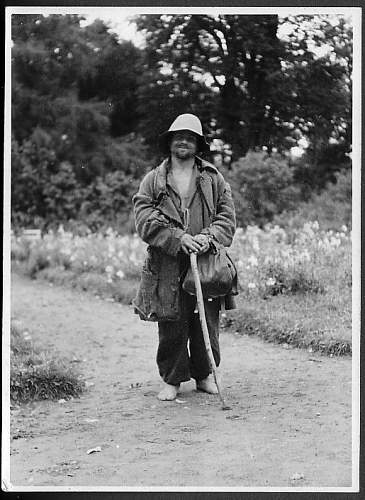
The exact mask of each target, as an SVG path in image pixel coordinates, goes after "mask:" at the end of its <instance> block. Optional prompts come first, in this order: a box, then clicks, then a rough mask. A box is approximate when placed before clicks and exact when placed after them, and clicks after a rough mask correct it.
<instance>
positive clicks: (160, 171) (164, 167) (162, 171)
mask: <svg viewBox="0 0 365 500" xmlns="http://www.w3.org/2000/svg"><path fill="white" fill-rule="evenodd" d="M195 160H196V164H197V167H198V175H197V179H196V182H197V187H198V188H199V189H200V191H201V193H202V196H203V199H204V201H205V203H206V206H207V208H208V211H209V215H211V214H213V213H214V200H213V189H212V182H213V181H212V177H211V175H209V173H208V171H209V170H210V171H213V172H215V173H217V172H218V171H217V169H216V168H215V167H214V166H213V165H212V164H211V163H208V162H206V161H204V160H202V159H201V158H200V157H199V156H196V157H195ZM169 164H170V158H165V159H164V160H163V161H162V163H160V165H158V167H156V177H155V189H154V192H155V194H156V198H157V200H160V201H159V203H158V208H159V210H161V212H162V213H163V214H165V215H166V216H167V217H169V218H170V219H173V220H174V221H175V222H177V223H178V224H179V225H181V226H182V225H183V224H182V220H181V217H180V214H179V212H178V210H177V208H176V206H175V205H174V203H173V201H172V199H171V197H170V196H169V195H168V192H167V186H166V180H167V172H168V169H169Z"/></svg>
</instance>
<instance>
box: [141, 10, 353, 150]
mask: <svg viewBox="0 0 365 500" xmlns="http://www.w3.org/2000/svg"><path fill="white" fill-rule="evenodd" d="M136 24H137V27H138V29H139V30H141V31H143V32H144V34H145V36H146V45H147V47H146V58H145V71H146V72H148V84H147V87H146V88H145V89H144V94H143V95H142V96H141V102H142V103H144V102H145V101H146V100H149V99H150V100H151V101H153V100H155V99H156V98H159V99H160V101H161V102H162V104H161V106H160V107H157V106H155V108H152V109H149V111H150V113H149V122H152V121H154V120H157V121H156V123H159V122H160V120H161V118H162V117H163V118H166V116H168V115H169V112H170V110H174V111H175V110H176V111H177V110H179V111H180V106H181V105H182V106H185V108H187V110H192V111H193V112H194V110H199V111H200V112H201V113H202V114H203V115H204V116H205V117H207V118H208V121H206V122H205V123H206V128H207V134H208V136H210V137H211V138H219V139H222V140H223V141H224V142H227V143H229V144H230V145H231V147H232V150H233V157H234V158H236V159H237V158H238V157H240V156H244V155H245V154H246V153H247V151H248V150H250V149H251V150H254V149H261V148H265V149H266V150H267V151H268V152H269V153H270V152H271V151H272V150H274V149H277V150H279V151H283V152H285V151H288V149H290V148H291V147H292V146H294V145H296V143H297V141H298V140H299V139H301V138H303V136H305V137H306V138H307V139H308V141H309V143H310V144H311V147H313V148H314V149H315V150H318V148H320V147H321V144H327V143H328V140H329V139H330V138H332V139H333V138H335V137H339V136H341V137H345V136H346V134H348V132H349V130H350V128H351V127H350V106H349V104H350V101H351V99H350V97H351V85H350V76H349V75H350V74H351V29H350V27H349V26H348V25H347V24H346V22H345V21H344V20H343V19H341V18H340V17H339V18H338V23H337V25H336V24H335V23H334V22H333V19H332V18H331V17H330V16H324V15H323V16H296V17H294V16H290V17H289V18H285V19H281V20H279V19H278V16H276V15H246V16H245V15H218V16H210V15H144V16H139V17H137V18H136ZM283 24H286V25H290V27H291V32H290V36H289V37H287V39H285V38H283V37H282V36H280V37H279V31H280V29H281V28H282V25H283ZM324 47H329V48H330V49H331V50H330V51H329V52H328V53H327V54H326V53H324V51H323V50H322V55H321V54H320V52H319V51H318V49H320V50H321V49H323V48H324ZM197 82H199V84H200V87H199V89H198V92H195V89H194V87H196V83H197ZM318 82H319V84H318ZM202 110H204V111H203V112H202ZM166 121H167V120H165V123H166ZM145 125H146V123H144V122H143V121H142V126H143V127H145ZM147 125H148V123H147ZM143 133H144V134H146V135H148V132H147V131H146V129H145V128H144V130H143ZM346 140H347V139H346ZM347 145H348V143H347Z"/></svg>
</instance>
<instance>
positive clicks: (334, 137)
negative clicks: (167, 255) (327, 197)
mask: <svg viewBox="0 0 365 500" xmlns="http://www.w3.org/2000/svg"><path fill="white" fill-rule="evenodd" d="M82 21H83V18H82V17H81V16H78V15H49V16H43V15H41V14H35V15H33V14H31V15H30V14H26V15H19V14H14V15H12V42H13V46H12V221H13V223H14V224H20V225H36V226H42V225H43V226H45V225H47V224H56V223H57V222H63V223H65V222H66V221H70V220H82V221H83V222H84V223H85V224H88V225H90V227H92V228H95V229H96V228H97V227H100V226H101V225H103V224H111V225H117V226H118V228H120V229H121V228H122V227H123V226H125V225H126V224H127V225H128V227H129V228H130V229H132V228H133V221H132V219H131V215H130V214H131V197H132V195H133V193H134V192H135V191H136V189H137V185H138V181H139V180H140V178H141V177H142V175H143V174H144V173H145V172H146V170H147V169H148V168H149V167H152V166H154V165H155V164H156V163H157V161H158V160H159V155H160V153H159V152H158V151H157V136H158V134H159V133H160V132H162V131H164V130H166V129H167V128H168V127H169V125H170V123H171V122H172V121H173V120H174V119H175V118H176V116H177V115H178V114H180V113H184V112H192V113H195V114H197V115H198V116H199V117H200V119H201V121H202V123H203V128H204V131H205V133H206V135H207V137H208V140H210V141H211V142H212V150H217V151H219V150H220V148H221V149H224V151H225V152H226V153H227V151H228V156H229V159H230V160H233V163H232V166H231V169H230V170H229V171H228V172H227V175H228V176H229V177H230V181H231V183H232V186H233V188H234V193H235V196H236V203H237V206H238V213H239V220H240V221H241V223H242V224H246V223H248V222H252V223H253V222H258V223H263V222H264V221H267V220H270V218H272V217H273V216H274V214H275V213H277V212H280V211H281V210H284V209H288V208H290V207H291V206H292V204H293V200H295V199H297V196H298V193H299V192H300V196H301V197H302V198H306V197H307V198H309V197H310V195H311V194H312V192H314V191H320V189H322V188H323V187H324V186H325V185H326V183H328V182H335V181H336V179H337V177H336V172H337V171H338V170H341V169H346V168H348V166H349V163H350V160H349V156H348V155H349V152H350V151H351V72H352V33H351V26H349V25H348V24H347V22H346V19H345V18H343V17H341V16H332V17H331V16H329V15H327V16H325V15H311V16H289V17H287V18H285V19H279V18H278V16H276V15H217V16H212V15H208V14H207V15H205V14H199V15H191V14H185V15H154V14H152V15H141V16H138V17H136V19H135V22H136V25H137V27H138V29H139V30H140V31H142V32H143V33H144V34H145V37H146V46H145V47H144V48H138V47H136V46H135V45H134V44H133V43H132V42H126V41H123V40H119V39H118V37H117V35H116V34H114V33H112V32H111V31H110V30H109V27H108V26H107V25H106V24H105V23H104V22H103V21H101V20H96V21H95V22H93V23H92V24H89V25H85V24H84V23H83V22H82ZM283 33H284V35H285V33H286V35H285V36H284V35H283ZM303 139H305V140H306V141H307V148H306V154H305V155H303V157H302V158H301V159H300V160H299V161H296V162H292V161H291V162H288V160H287V159H285V155H288V152H289V150H290V148H291V147H292V146H295V145H297V144H299V145H300V144H301V141H303ZM230 151H231V153H230ZM276 151H277V152H278V153H280V154H281V155H282V156H277V155H276ZM226 153H225V154H226ZM226 159H227V158H226ZM289 163H290V167H289ZM271 170H272V171H271ZM270 172H271V174H272V177H271V176H270ZM242 189H244V190H245V191H244V192H245V193H246V194H247V195H248V198H245V197H242V196H241V195H242ZM240 193H241V194H240ZM275 193H276V194H275ZM278 193H279V194H278Z"/></svg>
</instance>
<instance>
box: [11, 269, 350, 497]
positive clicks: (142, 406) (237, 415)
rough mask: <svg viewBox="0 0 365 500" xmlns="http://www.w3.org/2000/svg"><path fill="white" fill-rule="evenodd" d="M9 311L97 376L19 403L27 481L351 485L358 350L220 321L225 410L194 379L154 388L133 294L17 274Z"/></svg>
mask: <svg viewBox="0 0 365 500" xmlns="http://www.w3.org/2000/svg"><path fill="white" fill-rule="evenodd" d="M12 316H13V317H16V318H18V319H20V320H22V321H23V322H24V324H25V325H27V327H29V329H30V330H31V331H33V332H34V335H33V338H34V340H35V341H41V342H43V343H44V342H46V343H47V344H48V345H50V346H52V347H53V348H54V349H56V350H58V351H60V352H61V353H62V354H64V355H66V356H69V357H70V358H71V359H72V358H74V359H75V360H79V364H78V366H79V367H80V369H81V370H82V372H83V374H84V376H85V378H86V379H87V381H88V383H89V384H93V385H90V388H89V390H88V392H86V393H85V394H84V395H83V396H82V397H81V398H80V399H75V400H71V401H68V402H66V403H63V404H60V403H54V402H42V403H37V404H32V405H27V406H26V407H23V408H22V409H20V410H17V411H15V412H13V415H12V435H13V436H14V435H15V436H16V437H17V439H12V443H11V448H12V450H11V482H12V485H13V486H15V487H18V489H21V488H19V487H20V486H43V487H52V486H63V487H64V486H70V487H72V486H82V487H90V486H92V487H93V486H111V487H147V486H151V487H176V486H178V487H182V486H191V487H217V488H218V487H236V488H241V487H242V488H245V487H265V486H271V487H291V486H295V487H308V486H310V487H349V486H351V360H350V359H349V358H347V359H335V358H327V357H322V356H319V355H314V354H310V353H308V352H304V351H300V350H296V349H293V350H292V349H289V350H285V349H283V348H282V347H279V346H276V345H272V344H268V343H264V342H262V341H261V340H259V339H257V338H249V337H246V336H239V335H235V334H233V333H227V332H223V333H222V335H221V346H222V357H223V361H222V374H223V382H224V385H225V393H226V396H227V401H228V402H229V404H230V405H231V406H232V408H233V410H232V411H230V412H227V411H221V409H220V405H219V401H218V400H217V398H216V397H215V396H210V395H205V394H203V393H197V392H196V391H194V390H193V389H194V385H193V383H192V382H189V383H187V384H184V385H183V392H182V393H181V394H180V395H179V399H178V400H177V401H176V402H165V403H162V402H159V401H158V400H157V399H156V392H157V391H158V389H159V385H160V379H159V376H158V372H157V368H156V365H155V351H156V344H157V332H156V325H155V324H150V323H144V322H141V321H140V320H139V319H138V317H137V316H135V315H134V314H132V311H131V309H130V308H128V307H126V306H121V305H119V304H115V303H110V302H106V301H101V300H98V299H97V298H95V297H93V296H92V295H89V294H86V293H78V292H75V291H72V290H66V289H62V288H57V287H51V286H50V285H48V284H46V283H42V282H33V281H29V280H27V279H24V278H20V277H18V276H14V277H13V281H12ZM75 362H76V361H75ZM95 446H100V447H101V452H98V453H92V454H89V455H88V454H87V453H86V451H87V450H88V449H90V448H93V447H95Z"/></svg>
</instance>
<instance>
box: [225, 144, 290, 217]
mask: <svg viewBox="0 0 365 500" xmlns="http://www.w3.org/2000/svg"><path fill="white" fill-rule="evenodd" d="M227 180H229V182H230V185H231V187H232V193H233V198H234V201H235V207H236V214H237V222H238V224H239V225H240V226H243V227H245V226H246V225H247V224H257V225H259V226H262V225H264V224H265V223H267V222H270V221H271V220H272V219H273V217H274V215H275V214H277V213H280V212H282V211H284V210H291V209H294V208H295V206H296V204H297V203H298V201H299V200H300V189H299V187H296V186H295V184H294V180H293V171H292V169H291V168H290V167H289V164H288V160H287V159H285V158H283V157H282V156H279V155H272V156H269V155H267V154H266V153H263V152H252V151H251V152H249V153H248V154H247V155H246V156H245V157H244V158H241V159H240V160H238V161H237V162H234V163H233V164H232V166H231V170H230V171H229V172H228V175H227Z"/></svg>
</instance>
